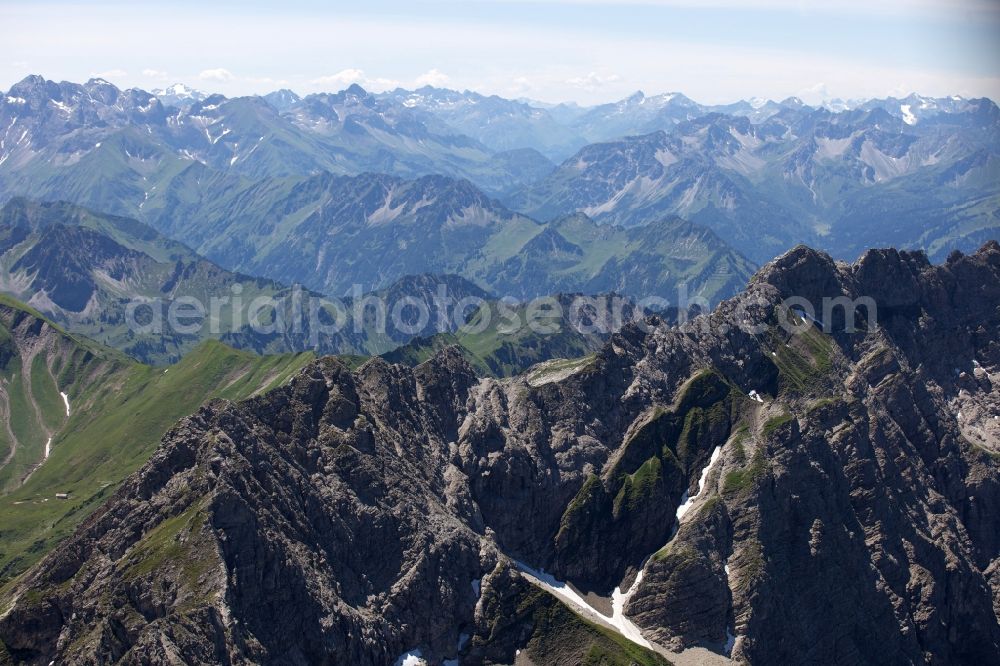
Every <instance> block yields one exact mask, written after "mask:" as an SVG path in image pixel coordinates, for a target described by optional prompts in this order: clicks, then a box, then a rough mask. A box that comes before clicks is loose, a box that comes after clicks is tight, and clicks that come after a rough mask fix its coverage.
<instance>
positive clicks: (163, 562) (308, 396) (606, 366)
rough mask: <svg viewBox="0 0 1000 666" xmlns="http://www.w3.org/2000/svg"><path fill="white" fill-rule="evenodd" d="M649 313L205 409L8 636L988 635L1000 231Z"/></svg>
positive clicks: (337, 657) (552, 644) (171, 439)
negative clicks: (690, 316)
mask: <svg viewBox="0 0 1000 666" xmlns="http://www.w3.org/2000/svg"><path fill="white" fill-rule="evenodd" d="M790 296H799V297H801V298H802V299H805V300H804V301H802V300H800V301H798V303H797V306H796V309H797V310H799V311H803V310H804V309H805V305H804V303H805V302H808V303H811V304H813V307H814V308H815V310H814V312H815V317H814V319H816V320H819V321H826V322H827V323H828V324H829V325H830V331H831V332H830V333H829V334H827V333H824V332H823V331H822V330H821V329H820V326H819V324H818V323H814V322H813V321H812V320H811V319H810V318H809V317H806V318H802V317H800V316H799V315H797V314H795V313H794V312H789V311H788V310H786V309H785V308H783V307H782V306H780V302H781V301H782V299H784V298H787V297H790ZM838 296H847V297H849V298H858V297H864V296H867V297H871V298H873V299H874V301H875V303H876V305H877V310H878V313H877V325H876V322H875V321H874V320H871V319H870V318H865V317H864V316H853V315H852V316H850V317H847V322H849V323H851V324H853V325H855V327H856V329H855V330H853V332H852V331H849V330H847V328H846V327H845V314H844V311H843V310H839V311H834V313H833V314H832V315H831V313H830V312H824V308H823V307H822V299H823V298H825V297H838ZM862 312H864V311H862ZM855 314H858V313H855ZM781 321H785V322H786V323H788V324H794V325H795V329H796V332H795V333H791V332H788V331H786V330H785V328H783V327H782V326H781V325H779V323H780V322H781ZM655 323H656V322H651V324H653V326H652V328H649V327H646V330H643V328H642V327H639V326H633V327H630V328H628V329H626V330H625V331H623V332H622V333H621V334H619V335H616V336H614V337H613V338H612V339H611V341H610V342H609V343H608V344H607V345H605V346H604V347H603V348H602V349H601V350H600V351H599V352H598V353H597V354H596V355H595V356H593V357H590V358H585V359H580V360H578V361H575V362H568V361H567V362H564V363H562V364H558V365H548V366H543V367H541V368H537V369H533V370H531V371H529V372H528V373H526V374H525V375H522V376H519V377H516V378H512V379H507V380H492V379H483V380H480V379H478V378H477V377H476V376H475V374H474V373H473V371H472V369H471V368H470V367H469V365H468V364H467V363H466V362H465V360H464V359H463V358H462V357H461V355H460V354H459V353H457V352H456V351H455V350H453V349H452V350H445V351H443V352H442V353H440V354H438V355H437V356H435V357H434V358H432V359H431V360H429V361H428V362H426V363H424V364H422V365H420V366H418V367H416V368H414V369H409V368H404V367H402V366H398V365H390V364H388V363H386V362H385V361H381V360H373V361H370V362H369V363H366V364H365V365H363V366H361V367H360V368H358V369H357V370H355V371H353V372H352V371H350V370H348V368H347V367H345V366H344V365H342V364H341V363H339V362H338V361H336V360H333V359H324V360H320V361H318V362H316V363H314V364H311V365H310V366H309V367H307V368H306V369H305V370H303V372H302V373H300V374H299V375H298V376H297V377H296V378H295V379H294V380H292V382H291V383H290V384H289V385H287V386H284V387H281V388H279V389H276V390H274V391H272V392H270V393H268V394H266V395H262V396H258V397H255V398H253V399H251V400H249V401H246V402H242V403H233V402H224V401H218V402H215V403H212V404H210V405H208V406H206V407H204V408H203V409H201V410H200V411H199V412H198V413H197V414H195V415H194V416H192V417H190V418H187V419H184V420H183V421H182V422H181V423H179V424H178V425H177V426H176V427H175V428H174V429H172V430H171V431H170V433H168V434H167V436H166V437H165V438H164V440H163V442H162V444H161V446H160V448H159V449H158V451H157V452H156V454H155V455H154V456H153V457H152V459H151V460H150V461H149V462H148V463H147V464H146V465H145V466H144V467H143V468H142V469H141V470H140V471H138V472H137V473H136V474H135V475H133V476H132V477H130V478H129V479H128V480H127V481H126V482H125V483H124V484H123V485H122V487H121V488H120V489H119V490H118V491H117V492H116V493H115V494H114V496H113V497H112V498H111V499H110V500H109V501H108V502H107V504H105V505H104V506H103V507H102V508H101V510H100V511H99V512H97V513H96V514H95V515H94V516H93V517H91V518H90V519H89V520H88V521H87V522H86V523H85V524H84V525H82V526H81V527H80V528H79V529H78V530H77V531H76V532H75V533H74V535H73V536H72V537H71V538H70V539H68V540H67V541H66V543H65V544H63V545H62V546H60V547H59V548H58V549H57V550H56V551H54V552H53V553H52V554H50V555H49V556H48V557H47V558H46V559H45V560H44V561H43V562H42V563H40V565H39V566H38V567H35V568H33V569H32V570H31V571H29V572H28V573H27V574H26V575H25V576H24V577H22V578H21V579H19V580H17V581H15V582H14V583H12V584H11V585H10V586H9V587H8V588H7V589H6V590H5V592H4V599H5V602H4V604H5V606H6V610H4V611H2V612H3V615H2V617H0V640H2V641H3V646H4V647H3V650H4V651H5V653H6V656H7V658H9V659H10V660H13V661H22V662H28V663H39V664H46V663H49V662H50V661H51V660H57V661H59V662H64V661H70V662H96V661H101V662H112V661H123V662H125V663H148V662H150V661H157V662H159V661H168V660H173V661H186V662H191V661H201V662H226V663H251V662H265V663H352V664H391V663H394V662H395V663H402V662H403V657H405V656H407V655H409V656H408V657H407V662H406V663H413V662H414V661H415V660H416V658H417V655H422V656H423V658H424V659H426V660H428V661H429V662H430V663H440V661H441V660H442V659H446V658H448V659H450V658H461V659H462V661H463V663H498V662H499V663H511V662H512V661H513V660H514V658H515V655H516V652H517V651H518V650H520V651H521V655H522V656H521V659H525V658H527V659H528V660H529V661H531V662H532V663H602V662H601V659H605V661H604V662H603V663H657V660H659V659H660V656H658V655H656V654H653V652H659V653H661V654H668V653H670V651H677V650H681V649H687V648H690V647H691V646H701V648H702V649H708V650H710V651H712V652H715V653H716V654H718V655H730V656H731V657H732V658H733V659H734V660H737V661H748V662H750V663H755V664H756V663H759V664H766V663H792V664H813V663H853V664H857V663H872V664H874V663H879V664H912V663H931V664H970V665H971V664H996V663H1000V657H998V655H1000V624H998V620H997V609H1000V579H998V578H997V576H996V572H997V567H998V564H997V563H998V561H1000V542H998V540H997V536H996V535H997V534H998V528H1000V524H998V521H1000V511H998V510H997V509H998V508H1000V468H998V465H997V456H998V455H1000V445H998V444H1000V441H998V438H1000V426H998V425H997V420H996V415H997V411H998V409H1000V394H998V389H997V385H998V384H997V382H1000V337H998V331H1000V245H998V244H997V243H996V242H991V243H989V244H987V245H986V246H984V247H983V248H982V249H981V250H980V251H978V252H977V253H976V254H974V255H972V256H961V255H958V254H956V255H953V256H951V257H950V258H949V260H948V261H947V263H945V264H943V265H940V266H933V265H931V264H930V263H929V262H928V261H927V259H926V257H925V256H924V255H922V254H912V253H900V252H896V251H892V250H877V251H871V252H868V253H866V254H865V255H864V256H863V257H862V258H861V259H860V260H859V261H858V262H857V263H855V264H854V265H846V264H837V263H834V262H833V261H832V260H831V259H830V258H829V257H827V256H825V255H822V254H818V253H816V252H814V251H811V250H808V249H806V248H802V247H800V248H796V249H795V250H793V251H792V252H790V253H788V254H787V255H785V256H783V257H781V258H780V259H778V260H776V261H775V262H773V263H770V264H768V265H767V266H765V267H764V268H763V269H762V270H761V271H760V272H759V273H758V275H757V276H756V277H755V279H754V280H753V282H752V283H751V285H750V287H749V288H748V290H747V291H746V292H745V293H743V294H741V295H739V296H737V297H736V298H734V299H732V300H730V301H727V302H725V303H723V304H722V305H720V306H719V308H718V309H717V310H716V311H715V312H713V313H712V314H711V315H710V316H706V317H701V318H698V319H695V320H694V321H692V322H690V323H688V324H685V325H683V326H682V327H680V328H670V327H663V326H656V325H655ZM748 327H753V328H748ZM543 570H544V571H543ZM560 581H569V583H572V587H571V586H569V585H566V584H564V583H561V582H560ZM588 593H589V594H588ZM551 595H554V596H551ZM584 595H587V597H586V598H587V600H588V601H584V599H583V596H584ZM557 600H558V601H557ZM560 602H562V603H563V604H565V605H560ZM651 651H652V652H651Z"/></svg>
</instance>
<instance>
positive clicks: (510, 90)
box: [0, 0, 1000, 104]
mask: <svg viewBox="0 0 1000 666" xmlns="http://www.w3.org/2000/svg"><path fill="white" fill-rule="evenodd" d="M28 74H41V75H43V76H45V77H46V78H49V79H53V80H57V81H60V80H68V81H77V82H82V81H85V80H87V79H89V78H91V77H101V78H105V79H107V80H109V81H111V82H112V83H114V84H116V85H118V86H120V87H132V86H136V87H141V88H144V89H147V90H150V89H154V88H160V87H164V86H166V85H169V84H172V83H177V82H180V83H184V84H186V85H189V86H191V87H194V88H198V89H200V90H205V91H208V92H221V93H223V94H225V95H229V96H234V95H245V94H262V93H266V92H269V91H271V90H274V89H277V88H291V89H293V90H295V91H296V92H298V93H300V94H306V93H311V92H319V91H335V90H340V89H342V88H345V87H347V86H348V85H350V84H352V83H358V84H360V85H361V86H363V87H365V88H367V89H370V90H375V91H381V90H385V89H391V88H395V87H404V88H415V87H419V86H422V85H434V86H439V87H449V88H455V89H459V90H464V89H470V90H476V91H478V92H482V93H486V94H499V95H502V96H505V97H515V98H522V97H523V98H530V99H535V100H540V101H544V102H563V101H575V102H579V103H582V104H594V103H601V102H607V101H613V100H617V99H621V98H622V97H625V96H627V95H629V94H631V93H633V92H635V91H636V90H642V91H644V92H645V93H646V94H656V93H661V92H675V91H679V92H683V93H684V94H686V95H688V96H689V97H691V98H693V99H695V100H696V101H699V102H702V103H706V104H718V103H726V102H731V101H735V100H738V99H748V98H751V97H762V98H771V99H784V98H785V97H788V96H791V95H796V96H799V97H801V98H802V99H804V100H805V101H806V102H808V103H819V102H821V101H823V100H824V99H829V98H836V97H839V98H844V99H852V98H866V97H885V96H888V95H894V96H903V95H906V94H908V93H910V92H918V93H921V94H926V95H934V96H946V95H953V94H958V95H963V96H966V97H973V96H975V97H978V96H987V97H990V98H992V99H994V100H1000V0H948V1H942V0H826V1H825V2H816V1H813V0H742V1H741V0H628V1H619V0H366V1H365V2H352V3H344V2H329V1H327V2H321V1H319V0H285V1H284V2H281V3H264V2H259V1H257V0H242V1H241V2H208V1H207V0H203V1H199V2H196V1H192V0H175V1H173V2H163V1H156V2H139V1H136V0H131V1H130V2H124V1H119V0H108V1H105V2H98V3H92V4H87V5H86V6H84V5H81V4H70V3H64V4H63V3H54V2H49V1H47V0H40V1H34V2H11V1H9V0H2V2H0V87H4V88H7V87H9V86H10V85H11V84H13V83H14V82H16V81H18V80H20V79H22V78H23V77H24V76H26V75H28Z"/></svg>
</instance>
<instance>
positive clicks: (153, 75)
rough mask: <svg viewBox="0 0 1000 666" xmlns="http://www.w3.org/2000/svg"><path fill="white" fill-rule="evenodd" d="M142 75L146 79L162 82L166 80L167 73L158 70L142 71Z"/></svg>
mask: <svg viewBox="0 0 1000 666" xmlns="http://www.w3.org/2000/svg"><path fill="white" fill-rule="evenodd" d="M142 75H143V76H145V77H146V78H147V79H156V80H157V81H164V80H166V79H167V78H168V75H167V73H166V72H164V71H161V70H159V69H144V70H142Z"/></svg>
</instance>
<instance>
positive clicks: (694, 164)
mask: <svg viewBox="0 0 1000 666" xmlns="http://www.w3.org/2000/svg"><path fill="white" fill-rule="evenodd" d="M911 121H912V122H911ZM998 184H1000V111H998V110H997V106H996V105H995V104H994V103H993V102H991V101H989V100H985V99H983V100H968V101H964V102H963V103H962V105H961V106H960V107H957V108H955V109H953V110H952V111H951V112H947V113H945V112H942V113H938V114H937V115H929V112H928V115H927V116H925V117H923V118H921V119H919V120H915V119H913V118H909V117H905V118H900V117H898V116H894V115H892V114H891V113H889V112H888V111H886V110H885V109H884V108H882V107H880V106H875V107H873V108H871V109H857V110H853V111H845V112H842V113H832V112H830V111H827V110H825V109H820V110H814V109H810V108H808V107H805V108H799V109H791V108H786V109H782V110H781V111H779V112H777V113H775V114H774V115H771V116H769V117H767V118H766V119H764V120H760V121H752V120H751V119H750V118H747V117H739V116H731V115H720V114H713V115H706V116H699V117H697V118H696V119H693V120H688V121H684V122H681V123H679V124H678V125H677V126H676V127H675V128H674V129H672V130H670V131H669V132H666V131H662V130H661V131H657V132H654V133H652V134H647V135H642V136H633V137H628V138H625V139H619V140H615V141H610V142H608V143H599V144H593V145H590V146H587V147H586V148H584V149H582V150H581V151H580V152H578V153H577V154H576V155H575V156H573V157H572V158H570V159H568V160H566V161H565V162H564V163H563V164H562V165H561V166H560V167H559V169H557V170H556V171H555V172H553V173H552V174H551V175H550V176H548V177H547V178H546V179H545V180H543V181H541V182H540V183H538V184H535V185H532V186H529V187H527V188H526V189H525V190H523V191H522V192H520V193H517V194H514V195H512V196H511V197H510V198H509V201H508V203H509V205H511V207H513V208H514V209H516V210H520V211H522V212H524V213H525V214H528V215H532V216H534V217H537V218H539V219H549V218H551V217H554V216H557V215H562V214H566V213H569V212H573V211H581V212H584V213H586V214H587V215H590V216H591V217H593V218H594V219H596V220H598V221H599V222H603V223H615V224H622V225H626V226H628V225H641V224H645V223H646V222H648V221H649V220H650V219H659V218H661V217H663V216H666V215H679V216H681V217H684V218H685V219H689V220H691V221H693V222H696V223H699V224H702V225H705V226H708V227H710V228H712V229H713V230H715V231H716V232H717V233H718V234H719V235H720V236H722V237H723V238H725V239H726V240H727V241H729V242H730V243H731V244H732V245H733V246H734V247H736V248H737V249H738V250H739V251H741V252H742V253H743V254H745V255H746V256H748V257H750V258H751V259H753V260H755V261H759V262H763V261H767V260H768V259H769V258H771V257H772V256H774V255H775V254H778V253H780V252H781V251H783V250H784V249H785V248H788V247H790V246H792V245H794V244H795V243H797V242H803V241H805V242H809V243H814V244H817V245H818V246H820V247H823V248H825V249H827V250H829V251H830V252H832V253H834V254H835V255H836V256H838V257H843V258H846V259H854V258H855V257H857V256H858V254H859V253H860V252H861V251H862V250H863V249H864V248H866V247H872V246H879V245H899V246H905V247H915V248H922V249H925V250H927V251H928V252H929V253H931V255H932V256H933V257H935V258H937V259H943V258H944V256H945V255H947V253H948V252H949V251H950V250H951V249H954V248H956V247H957V248H960V249H963V250H966V251H969V250H972V249H974V248H975V247H977V246H978V245H980V244H982V243H983V242H984V241H985V240H987V239H988V238H991V237H993V236H995V235H996V230H997V228H998V226H1000V221H998V217H997V213H998V211H1000V185H998Z"/></svg>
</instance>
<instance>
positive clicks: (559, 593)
mask: <svg viewBox="0 0 1000 666" xmlns="http://www.w3.org/2000/svg"><path fill="white" fill-rule="evenodd" d="M514 564H515V565H516V566H517V568H518V569H519V570H520V571H521V573H522V574H527V575H528V576H530V577H531V578H532V579H533V580H534V582H535V584H537V585H538V586H540V587H541V588H542V589H544V590H546V591H547V592H549V593H551V594H552V595H553V596H555V597H556V598H557V599H559V600H561V601H563V602H565V603H568V604H569V605H570V606H572V607H574V608H576V609H577V610H578V611H581V612H582V613H583V614H584V615H590V616H592V617H596V618H598V619H599V620H601V621H602V622H604V623H606V624H608V625H610V626H612V627H613V628H614V629H615V630H616V631H617V632H618V633H619V634H621V635H622V636H624V637H625V638H627V639H629V640H630V641H632V642H634V643H637V644H639V645H641V646H643V647H647V648H652V645H651V644H650V642H649V641H647V640H646V639H645V638H643V636H642V632H641V631H640V630H639V627H637V626H636V625H635V624H634V623H633V622H632V620H630V619H628V618H627V617H626V616H625V604H626V603H628V600H629V599H630V598H631V597H632V595H633V594H634V593H635V591H636V590H637V589H638V587H639V583H640V582H641V581H642V570H641V569H640V570H639V573H638V574H637V575H636V577H635V582H634V583H632V586H631V587H629V589H628V591H626V592H625V593H622V591H621V588H620V587H616V588H615V591H614V592H613V593H612V595H611V617H608V616H607V615H604V614H603V613H600V612H598V611H597V609H595V608H594V607H593V606H591V605H590V604H588V603H587V602H586V601H585V600H584V598H583V597H581V596H580V594H579V593H578V592H577V591H576V590H574V589H573V588H572V587H570V586H569V585H568V584H566V583H564V582H562V581H560V580H556V579H555V577H554V576H552V575H551V574H547V573H545V571H544V570H541V571H539V570H536V569H532V568H531V567H529V566H528V565H527V564H524V563H523V562H518V561H517V560H514Z"/></svg>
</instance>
